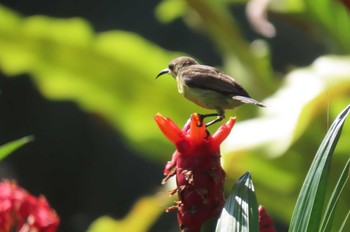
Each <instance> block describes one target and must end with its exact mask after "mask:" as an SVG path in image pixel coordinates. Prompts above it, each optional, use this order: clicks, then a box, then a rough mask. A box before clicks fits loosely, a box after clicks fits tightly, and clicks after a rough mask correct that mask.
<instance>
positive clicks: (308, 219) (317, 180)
mask: <svg viewBox="0 0 350 232" xmlns="http://www.w3.org/2000/svg"><path fill="white" fill-rule="evenodd" d="M349 111H350V105H349V106H348V107H347V108H346V109H345V110H344V111H343V112H341V113H340V114H339V116H338V117H337V118H336V119H335V121H334V122H333V124H332V126H331V128H330V129H329V131H328V133H327V135H326V136H325V138H324V140H323V141H322V144H321V145H320V147H319V149H318V151H317V153H316V156H315V158H314V161H313V162H312V164H311V167H310V169H309V172H308V174H307V176H306V178H305V181H304V184H303V186H302V189H301V191H300V193H299V197H298V200H297V203H296V206H295V210H294V212H293V216H292V220H291V223H290V227H289V231H296V232H297V231H305V232H307V231H310V232H313V231H318V230H319V227H320V219H321V216H322V209H323V204H324V200H325V194H326V187H327V179H328V175H329V166H330V163H331V157H332V154H333V151H334V149H335V146H336V145H337V142H338V139H339V137H340V134H341V129H342V127H343V123H344V121H345V119H346V117H347V115H348V113H349Z"/></svg>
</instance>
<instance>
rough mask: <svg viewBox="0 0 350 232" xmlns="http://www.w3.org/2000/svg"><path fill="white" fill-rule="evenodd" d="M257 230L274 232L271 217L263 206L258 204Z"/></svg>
mask: <svg viewBox="0 0 350 232" xmlns="http://www.w3.org/2000/svg"><path fill="white" fill-rule="evenodd" d="M259 232H276V230H275V227H274V226H273V222H272V219H271V218H270V216H269V215H268V214H267V212H266V209H265V208H264V207H263V206H261V205H260V206H259Z"/></svg>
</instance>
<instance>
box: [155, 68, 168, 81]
mask: <svg viewBox="0 0 350 232" xmlns="http://www.w3.org/2000/svg"><path fill="white" fill-rule="evenodd" d="M165 73H169V69H168V68H165V69H163V70H162V71H160V73H159V74H158V75H157V76H156V79H157V78H158V77H160V76H161V75H163V74H165Z"/></svg>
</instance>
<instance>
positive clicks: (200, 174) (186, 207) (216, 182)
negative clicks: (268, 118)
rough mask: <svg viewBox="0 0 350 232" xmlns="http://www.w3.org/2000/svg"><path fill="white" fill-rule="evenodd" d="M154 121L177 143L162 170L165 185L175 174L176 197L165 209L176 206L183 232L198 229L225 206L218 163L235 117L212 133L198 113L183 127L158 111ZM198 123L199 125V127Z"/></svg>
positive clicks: (222, 179)
mask: <svg viewBox="0 0 350 232" xmlns="http://www.w3.org/2000/svg"><path fill="white" fill-rule="evenodd" d="M155 120H156V122H157V124H158V126H159V128H160V129H161V131H162V132H163V134H164V135H165V136H166V137H167V138H168V139H169V140H170V141H171V142H172V143H174V144H175V146H176V151H175V152H174V154H173V157H172V160H171V161H169V162H167V164H166V166H165V170H164V175H165V176H166V177H165V178H164V179H163V181H162V183H163V184H164V183H165V182H166V181H167V180H168V179H169V178H170V177H171V176H173V175H176V183H177V188H176V189H175V190H173V191H171V194H174V193H176V192H177V193H178V197H179V200H178V201H177V202H176V204H175V205H174V206H172V207H169V208H168V209H167V211H170V210H173V209H177V210H178V213H177V217H178V221H179V225H180V228H181V230H182V231H186V232H189V231H200V228H201V225H202V224H203V223H204V222H205V221H206V220H208V219H210V218H213V217H217V216H219V214H220V212H221V210H222V207H223V205H224V201H225V198H224V195H223V190H224V179H225V172H224V170H223V169H222V167H221V164H220V149H219V147H220V144H221V143H222V142H223V140H224V139H225V138H226V137H227V136H228V134H229V133H230V132H231V129H232V128H233V125H234V123H235V121H236V120H235V118H230V120H229V121H228V122H227V123H226V124H223V125H222V126H221V127H220V128H219V129H218V131H217V132H216V133H215V134H214V135H213V136H211V135H210V134H209V133H208V132H207V130H206V127H205V125H204V124H203V123H202V119H201V118H200V116H199V115H197V114H193V115H192V116H191V120H190V121H189V122H188V123H187V124H186V125H185V126H184V128H183V129H182V130H180V129H179V127H177V126H176V125H175V123H174V122H173V121H171V120H170V119H169V118H165V117H163V116H161V115H160V114H157V115H156V116H155ZM198 125H201V126H198Z"/></svg>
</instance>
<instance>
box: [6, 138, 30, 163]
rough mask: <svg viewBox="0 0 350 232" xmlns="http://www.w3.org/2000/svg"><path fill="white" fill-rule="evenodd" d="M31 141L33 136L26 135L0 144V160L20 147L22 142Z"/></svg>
mask: <svg viewBox="0 0 350 232" xmlns="http://www.w3.org/2000/svg"><path fill="white" fill-rule="evenodd" d="M31 141H33V136H26V137H23V138H20V139H17V140H14V141H11V142H9V143H6V144H4V145H1V146H0V160H2V159H4V158H5V157H6V156H8V155H9V154H11V153H12V152H14V151H15V150H17V149H18V148H20V147H22V146H23V145H24V144H26V143H28V142H31Z"/></svg>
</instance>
